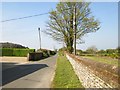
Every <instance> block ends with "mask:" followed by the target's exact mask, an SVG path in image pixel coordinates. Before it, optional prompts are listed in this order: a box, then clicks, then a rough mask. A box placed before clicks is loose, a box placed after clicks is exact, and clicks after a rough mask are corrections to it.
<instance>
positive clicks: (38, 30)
mask: <svg viewBox="0 0 120 90" xmlns="http://www.w3.org/2000/svg"><path fill="white" fill-rule="evenodd" d="M38 32H39V41H40V49H41V34H40V28H38Z"/></svg>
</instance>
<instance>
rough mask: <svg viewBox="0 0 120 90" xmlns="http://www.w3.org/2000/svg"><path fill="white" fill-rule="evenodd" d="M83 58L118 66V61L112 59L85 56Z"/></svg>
mask: <svg viewBox="0 0 120 90" xmlns="http://www.w3.org/2000/svg"><path fill="white" fill-rule="evenodd" d="M83 58H88V59H91V60H95V61H98V62H102V63H106V64H111V65H115V66H118V60H114V59H110V58H104V57H97V56H83Z"/></svg>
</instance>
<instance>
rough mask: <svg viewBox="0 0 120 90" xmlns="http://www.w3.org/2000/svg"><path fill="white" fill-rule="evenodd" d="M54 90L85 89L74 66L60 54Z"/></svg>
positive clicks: (53, 84)
mask: <svg viewBox="0 0 120 90" xmlns="http://www.w3.org/2000/svg"><path fill="white" fill-rule="evenodd" d="M52 87H53V88H83V86H82V85H81V83H80V81H79V79H78V77H77V76H76V74H75V72H74V70H73V68H72V65H71V64H70V62H69V61H68V60H67V58H66V57H65V56H62V55H60V54H59V56H58V59H57V68H56V72H55V77H54V80H53V83H52Z"/></svg>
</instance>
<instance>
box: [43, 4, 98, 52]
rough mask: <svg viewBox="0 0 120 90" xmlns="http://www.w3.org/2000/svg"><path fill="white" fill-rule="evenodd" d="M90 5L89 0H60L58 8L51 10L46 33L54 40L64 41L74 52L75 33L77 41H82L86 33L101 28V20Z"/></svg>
mask: <svg viewBox="0 0 120 90" xmlns="http://www.w3.org/2000/svg"><path fill="white" fill-rule="evenodd" d="M89 5H90V3H88V2H59V3H58V4H57V6H56V10H53V11H51V12H50V16H49V21H48V22H47V27H48V28H47V30H46V31H45V33H46V34H49V35H50V36H52V38H53V39H54V40H57V41H59V42H64V43H65V44H66V47H67V49H68V51H69V52H70V53H72V51H73V41H74V34H76V41H77V43H81V41H82V37H83V36H84V35H85V34H87V33H90V32H96V31H97V30H98V29H99V28H100V27H99V21H98V20H95V18H94V16H92V15H91V11H90V8H89ZM75 10H76V11H75ZM74 30H76V32H74Z"/></svg>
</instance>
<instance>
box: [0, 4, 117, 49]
mask: <svg viewBox="0 0 120 90" xmlns="http://www.w3.org/2000/svg"><path fill="white" fill-rule="evenodd" d="M57 3H58V2H3V3H2V20H7V19H12V18H19V17H24V16H30V15H35V14H42V13H47V12H49V11H51V10H55V8H56V5H57ZM90 8H91V12H92V15H93V16H95V18H96V19H98V20H99V21H100V22H101V23H100V26H101V28H100V29H99V30H98V31H97V32H95V33H90V34H87V35H85V36H84V37H83V38H82V39H83V40H84V41H85V43H84V44H78V45H77V48H78V49H82V50H86V49H87V48H88V47H90V46H93V45H94V46H96V47H97V48H98V49H108V48H117V46H118V3H117V2H92V3H91V5H90ZM48 21H49V14H45V15H41V16H37V17H31V18H26V19H21V20H15V21H9V22H2V40H1V42H12V43H17V44H21V45H24V46H27V47H29V48H35V49H38V48H39V34H38V27H40V29H41V40H42V41H41V42H42V43H41V46H42V48H46V49H51V50H53V49H54V48H57V49H58V48H61V47H62V46H63V44H60V43H59V42H57V41H54V40H53V39H52V38H51V37H50V36H48V35H46V34H45V33H43V32H42V31H45V30H46V22H48Z"/></svg>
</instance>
